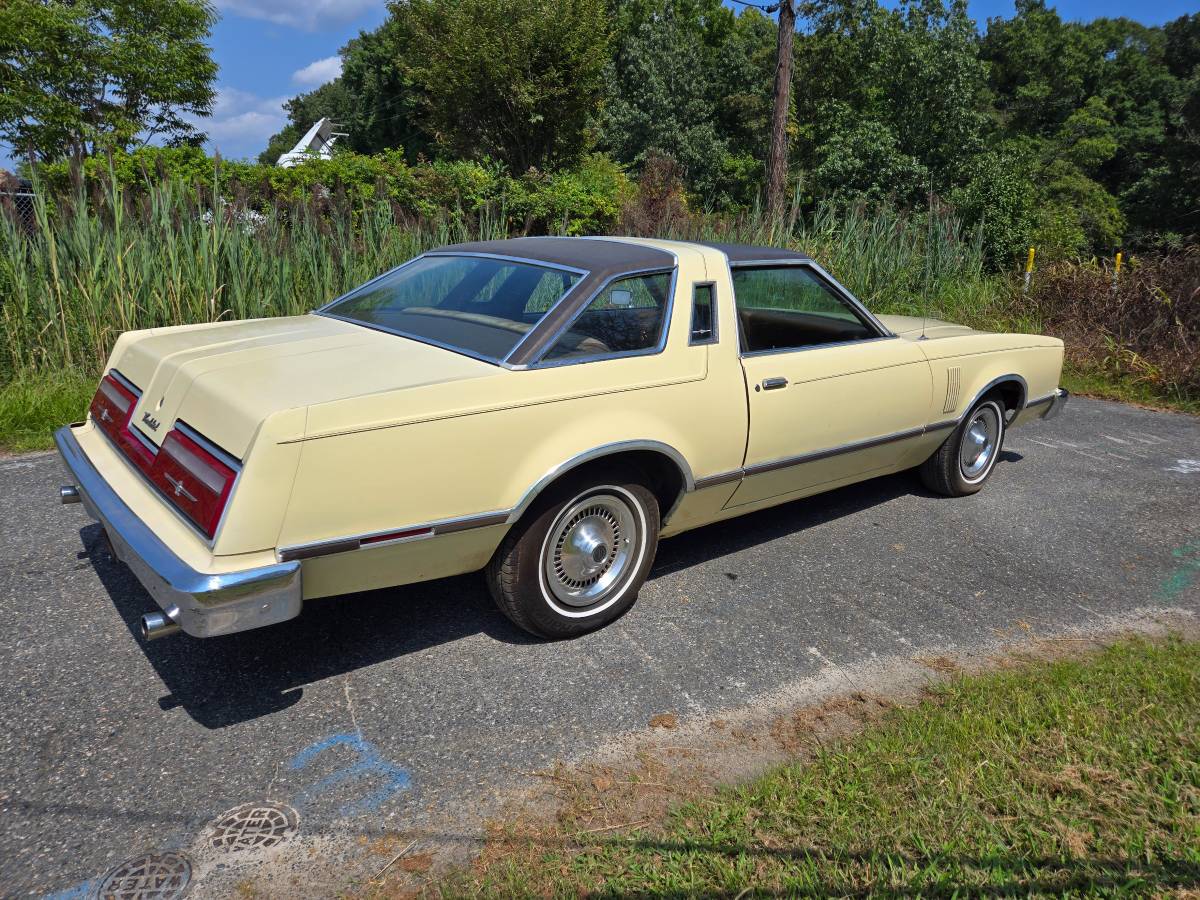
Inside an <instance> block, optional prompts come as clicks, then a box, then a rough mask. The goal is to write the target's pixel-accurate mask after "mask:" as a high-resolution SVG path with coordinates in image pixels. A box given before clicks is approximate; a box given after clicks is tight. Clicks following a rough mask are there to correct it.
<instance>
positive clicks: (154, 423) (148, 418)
mask: <svg viewBox="0 0 1200 900" xmlns="http://www.w3.org/2000/svg"><path fill="white" fill-rule="evenodd" d="M142 421H143V422H145V423H146V424H147V425H148V426H150V430H151V431H158V426H159V424H160V423H159V421H158V419H156V418H154V416H152V415H150V413H142Z"/></svg>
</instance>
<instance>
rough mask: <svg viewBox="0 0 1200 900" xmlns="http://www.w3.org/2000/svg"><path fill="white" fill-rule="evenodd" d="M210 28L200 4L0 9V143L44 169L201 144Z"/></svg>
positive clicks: (108, 0) (56, 3)
mask: <svg viewBox="0 0 1200 900" xmlns="http://www.w3.org/2000/svg"><path fill="white" fill-rule="evenodd" d="M215 20H216V13H215V12H214V10H213V8H212V6H211V5H209V3H208V2H206V0H4V2H2V3H0V138H3V139H4V140H5V141H6V142H7V143H9V144H10V145H11V146H12V147H13V148H14V149H15V150H17V151H18V152H22V153H34V154H37V155H38V156H40V157H41V158H42V159H56V158H59V157H62V156H65V155H68V154H77V155H84V156H86V155H88V154H91V153H94V152H96V151H97V150H100V149H125V148H128V147H129V146H131V145H133V144H134V143H136V142H139V141H141V142H145V141H147V140H150V139H153V138H157V139H162V140H167V141H169V142H175V143H181V142H182V143H186V142H195V141H196V140H199V139H201V138H202V135H200V134H198V132H197V131H196V129H195V127H194V126H193V125H192V124H191V123H190V122H189V120H188V117H189V116H204V115H207V114H209V112H210V111H211V109H212V103H213V99H214V92H213V87H212V84H213V79H214V78H215V77H216V74H217V66H216V64H215V63H214V62H213V61H212V58H211V52H210V48H209V47H208V45H207V43H206V40H207V38H208V36H209V33H210V31H211V28H212V25H213V23H214V22H215Z"/></svg>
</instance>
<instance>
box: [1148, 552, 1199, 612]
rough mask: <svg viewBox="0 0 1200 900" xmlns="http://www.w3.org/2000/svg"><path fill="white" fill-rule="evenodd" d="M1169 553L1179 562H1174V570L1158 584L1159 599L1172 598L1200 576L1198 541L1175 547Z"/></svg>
mask: <svg viewBox="0 0 1200 900" xmlns="http://www.w3.org/2000/svg"><path fill="white" fill-rule="evenodd" d="M1171 555H1172V556H1173V557H1175V559H1177V560H1179V562H1178V563H1176V566H1175V571H1173V572H1172V573H1171V574H1170V575H1168V576H1167V577H1166V579H1165V580H1164V581H1163V583H1162V584H1161V585H1160V586H1159V588H1158V596H1159V599H1160V600H1174V599H1175V598H1176V597H1178V596H1179V595H1180V594H1182V593H1183V592H1184V591H1186V590H1187V589H1188V588H1189V587H1191V584H1192V582H1193V581H1195V580H1196V578H1197V576H1200V543H1196V544H1184V545H1183V546H1182V547H1176V548H1175V549H1174V550H1172V551H1171Z"/></svg>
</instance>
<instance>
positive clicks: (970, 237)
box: [0, 181, 1012, 382]
mask: <svg viewBox="0 0 1200 900" xmlns="http://www.w3.org/2000/svg"><path fill="white" fill-rule="evenodd" d="M197 193H198V192H197V191H195V190H189V189H187V188H185V186H184V185H182V184H179V183H172V182H170V181H165V182H162V183H160V184H156V185H152V186H151V187H150V188H149V190H147V191H145V192H139V194H138V196H137V198H136V199H134V198H133V197H131V196H130V195H126V194H124V193H122V191H121V190H120V189H119V188H117V187H114V186H112V185H109V186H108V187H106V188H103V189H101V190H99V191H97V192H96V193H95V194H93V195H91V196H88V195H85V193H84V192H83V188H82V187H80V188H78V189H77V190H76V192H75V194H73V195H72V196H68V197H66V198H60V199H58V200H57V201H56V203H55V205H54V207H53V208H50V207H48V206H47V204H46V203H45V201H44V200H40V199H39V200H38V201H37V204H36V208H35V222H34V225H33V228H32V230H31V233H29V232H26V231H25V230H23V229H22V228H21V227H20V226H19V224H18V223H17V222H16V221H15V220H14V219H13V218H11V217H9V216H4V215H0V297H2V298H3V305H2V306H0V328H2V329H3V333H2V334H0V382H2V381H9V380H12V379H14V378H16V377H18V376H25V375H31V374H37V373H45V372H51V371H57V370H62V369H67V370H73V371H77V372H81V373H85V374H94V373H95V372H96V371H97V370H98V369H99V367H100V366H101V365H102V364H103V361H104V359H105V358H106V355H107V353H108V351H109V348H110V347H111V345H112V343H113V341H114V340H115V338H116V336H117V335H118V334H119V333H121V332H122V331H127V330H132V329H142V328H153V327H158V326H164V325H173V324H182V323H196V322H212V321H217V320H221V319H229V318H233V319H242V318H254V317H261V316H275V315H293V314H299V313H304V312H306V311H308V310H310V309H313V308H314V307H316V306H319V305H321V304H322V303H324V302H326V301H327V300H329V299H331V298H332V297H335V296H337V295H339V294H341V293H344V292H345V291H347V290H349V289H350V288H352V287H354V286H355V285H357V284H360V283H362V282H363V281H366V280H367V279H368V278H370V277H372V276H374V275H377V274H379V273H380V272H383V271H385V270H387V269H389V268H391V267H392V266H395V265H397V264H399V263H401V262H403V261H404V260H406V259H408V258H410V257H412V256H414V255H416V254H417V253H420V252H421V251H423V250H425V249H428V248H429V247H432V246H437V245H439V244H446V243H451V242H455V241H463V240H474V239H488V238H498V237H504V236H506V234H505V232H506V230H507V228H506V225H505V217H504V216H503V215H502V214H501V213H497V214H496V215H494V216H489V215H487V214H486V213H485V214H483V215H482V216H476V217H473V218H467V217H464V216H461V215H447V216H446V217H444V218H442V219H440V220H437V221H429V220H413V219H411V218H409V217H407V216H406V215H405V214H404V212H403V211H401V210H399V209H398V208H396V207H394V206H393V205H391V204H390V203H389V202H388V201H386V200H381V201H377V202H372V203H368V204H365V205H360V206H357V207H351V206H349V205H348V202H347V201H345V200H344V199H343V200H339V199H337V198H331V197H317V198H314V199H313V200H311V201H310V202H307V203H302V204H297V205H294V206H286V207H282V206H281V207H277V208H274V209H271V210H268V211H267V212H265V213H263V212H255V211H251V210H246V209H239V208H234V207H232V206H227V205H225V204H224V203H223V202H221V201H217V202H215V203H213V202H212V201H207V202H206V200H205V198H204V194H205V193H206V192H203V191H202V192H199V193H200V195H201V196H199V197H198V196H197ZM207 194H208V196H210V197H211V196H217V194H218V192H217V191H216V190H211V191H208V192H207ZM654 230H655V232H656V233H657V234H659V235H660V236H663V237H676V238H684V239H687V238H692V239H706V240H718V241H731V242H738V243H758V244H774V245H786V246H790V247H794V248H798V249H802V250H804V251H807V252H808V253H809V254H810V255H812V256H813V257H814V258H816V259H817V260H819V261H820V262H821V263H822V264H823V265H825V266H826V267H827V268H828V269H829V270H830V271H831V272H833V273H834V275H835V276H836V277H838V278H839V279H841V280H842V281H843V282H845V283H846V284H847V286H848V287H850V288H851V290H853V291H854V292H855V293H856V294H858V296H860V297H861V298H862V299H863V300H864V301H865V302H866V303H867V305H868V306H870V307H871V308H872V309H874V310H876V311H878V312H885V313H886V312H895V313H907V314H911V315H921V314H927V315H931V316H942V317H949V318H952V319H957V320H959V321H966V322H967V323H969V324H974V325H984V326H987V325H993V326H994V325H998V324H1001V322H1002V320H1003V318H1004V317H1005V316H1009V317H1011V314H1012V310H1010V309H1008V308H1007V307H1005V305H1004V304H1003V303H1002V302H1001V297H1002V296H1003V295H1004V294H1005V293H1006V290H1005V286H1004V285H1003V284H1002V283H1001V282H999V281H997V280H996V279H995V278H994V277H989V276H987V275H985V274H984V269H983V254H982V248H981V244H980V240H979V236H978V235H976V234H972V233H969V232H965V231H964V230H963V228H962V227H961V225H960V224H959V223H958V220H957V219H955V218H954V216H953V215H952V214H951V213H950V212H949V211H947V210H938V209H934V210H931V211H929V213H928V214H924V215H921V216H912V215H908V214H905V213H902V212H899V211H896V210H893V209H889V208H886V207H884V208H880V209H873V210H871V209H867V208H866V207H861V206H858V207H848V208H844V207H843V208H838V207H833V206H823V207H820V208H818V209H817V210H816V211H815V213H814V214H812V215H811V216H808V217H800V216H798V215H794V216H792V218H791V219H790V220H789V221H787V222H785V223H782V224H776V223H771V222H770V221H769V220H768V219H767V218H766V217H765V216H762V215H760V214H757V213H755V212H750V213H747V214H745V215H743V216H740V217H737V218H725V219H721V218H716V217H711V216H703V217H700V216H693V217H687V218H686V219H677V220H673V221H664V222H659V223H657V224H656V225H655V226H654Z"/></svg>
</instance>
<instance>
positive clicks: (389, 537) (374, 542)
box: [276, 510, 510, 561]
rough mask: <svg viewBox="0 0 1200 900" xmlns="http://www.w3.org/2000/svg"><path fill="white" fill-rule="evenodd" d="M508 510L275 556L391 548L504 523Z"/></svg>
mask: <svg viewBox="0 0 1200 900" xmlns="http://www.w3.org/2000/svg"><path fill="white" fill-rule="evenodd" d="M509 512H510V511H509V510H499V511H496V512H487V513H477V514H475V515H470V516H459V517H458V518H454V519H441V520H439V521H436V522H425V523H423V524H420V525H406V526H402V527H400V528H389V529H388V530H387V531H372V532H368V533H366V534H359V535H354V536H352V537H339V538H331V539H330V540H326V541H313V542H312V543H310V544H293V545H291V546H288V547H280V548H279V550H278V551H277V553H276V555H277V556H278V557H279V559H280V560H281V561H290V560H298V559H314V558H316V557H318V556H330V555H332V554H334V553H347V552H349V551H351V550H367V549H371V548H373V547H390V546H391V545H393V544H407V543H410V542H412V541H423V540H427V539H428V538H432V537H437V536H438V535H442V534H454V533H455V532H458V531H469V530H470V529H472V528H487V527H489V526H491V525H503V524H504V523H505V522H507V521H508V517H509Z"/></svg>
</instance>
